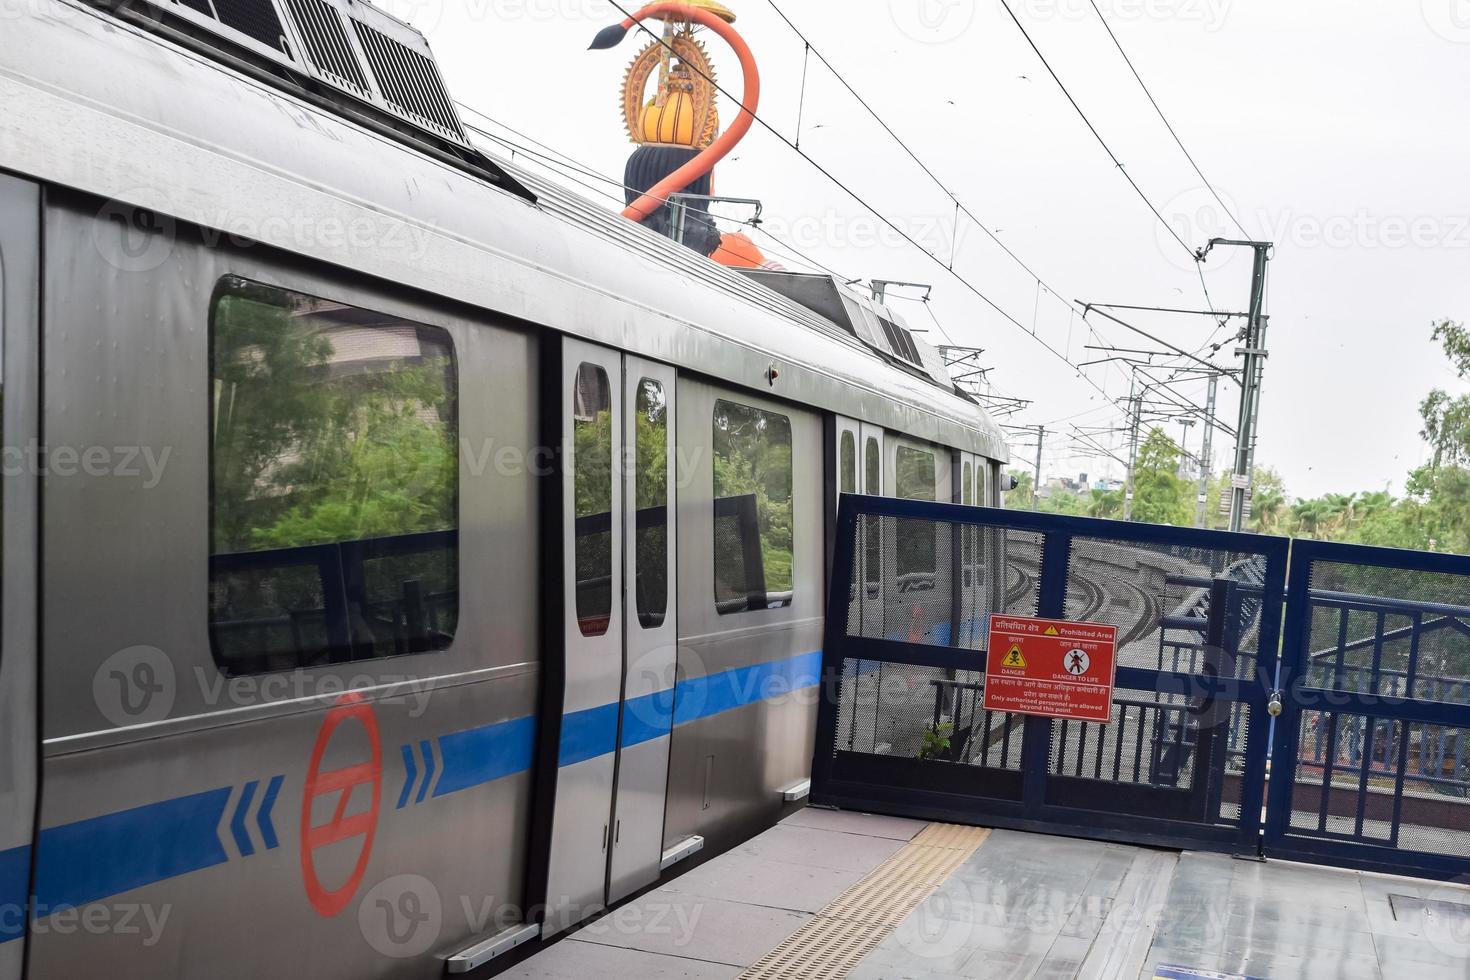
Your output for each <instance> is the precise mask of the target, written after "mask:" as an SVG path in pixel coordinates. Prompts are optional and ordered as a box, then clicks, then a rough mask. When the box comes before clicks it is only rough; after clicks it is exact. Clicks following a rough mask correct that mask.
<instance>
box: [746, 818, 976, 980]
mask: <svg viewBox="0 0 1470 980" xmlns="http://www.w3.org/2000/svg"><path fill="white" fill-rule="evenodd" d="M989 834H990V831H989V830H986V829H985V828H983V827H961V826H957V825H955V824H939V823H935V824H930V825H929V826H928V827H925V828H924V830H923V831H921V832H920V833H919V835H918V836H916V837H915V838H914V839H913V840H911V841H910V842H909V843H907V844H905V845H904V846H903V847H901V848H899V849H898V850H897V851H896V852H894V854H893V856H892V857H890V858H889V859H888V860H886V861H884V862H883V863H882V864H880V865H878V867H876V868H874V869H873V870H872V871H871V872H869V873H868V875H867V877H865V878H863V880H862V881H859V882H858V883H857V884H855V885H853V886H852V887H851V888H849V889H848V890H847V891H845V892H843V893H842V894H841V895H839V896H837V899H836V900H835V901H833V902H832V904H831V905H828V906H827V907H826V908H824V909H823V910H822V911H820V912H818V913H817V915H816V917H815V918H814V919H812V920H811V921H810V922H808V923H807V924H806V925H804V926H802V927H801V928H800V929H798V930H797V931H796V933H795V934H794V935H792V936H791V937H790V938H789V939H787V940H786V941H785V942H784V943H782V944H781V945H779V946H777V947H776V948H775V949H773V950H771V951H770V952H769V953H767V954H766V955H765V956H764V957H763V958H762V959H761V960H760V961H759V962H757V963H756V964H755V965H754V966H752V967H751V968H750V969H748V970H746V971H745V972H744V973H742V974H741V975H740V980H792V978H798V977H799V978H805V980H841V978H843V977H845V976H847V974H848V971H850V970H851V969H852V968H853V967H854V966H856V965H857V963H858V961H859V960H861V959H862V958H863V957H864V956H866V955H867V954H868V953H870V952H872V951H873V950H874V949H876V948H877V947H878V945H879V944H880V943H882V942H883V940H885V939H887V938H888V935H889V933H891V932H893V930H894V929H895V928H897V927H898V924H899V923H900V922H902V921H903V920H904V919H905V918H906V917H907V916H908V914H909V913H910V912H912V911H913V910H914V909H916V908H918V907H919V904H920V903H921V902H923V901H924V899H926V898H928V897H929V895H930V893H931V892H933V891H934V889H936V888H938V887H939V886H940V885H941V884H943V883H944V880H945V879H946V878H948V877H949V876H950V875H952V874H954V872H955V869H956V868H958V867H959V866H960V865H962V864H964V863H965V861H966V860H968V859H969V857H970V855H971V854H973V853H975V849H976V848H977V847H979V846H980V845H981V844H982V843H984V842H985V838H986V837H987V836H989Z"/></svg>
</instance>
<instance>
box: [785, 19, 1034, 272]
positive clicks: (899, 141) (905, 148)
mask: <svg viewBox="0 0 1470 980" xmlns="http://www.w3.org/2000/svg"><path fill="white" fill-rule="evenodd" d="M766 2H767V3H769V4H770V5H771V9H772V10H774V11H775V12H776V16H778V17H780V18H781V19H782V20H783V21H785V22H786V26H787V27H789V28H791V30H792V32H793V33H794V34H795V35H796V36H797V37H798V38H799V39H800V40H801V43H802V44H803V45H804V46H805V48H806V50H807V51H808V52H810V53H811V54H814V55H816V56H817V60H818V61H820V62H821V63H822V64H823V65H824V66H826V68H827V70H828V71H830V72H831V73H832V75H833V77H834V78H836V79H837V81H839V82H841V83H842V87H843V88H845V89H847V91H848V93H849V94H850V95H851V96H852V97H853V98H854V99H857V101H858V104H859V105H860V106H862V107H863V109H864V110H866V111H867V113H868V115H870V116H872V117H873V121H874V122H876V123H877V124H878V125H879V126H882V127H883V131H884V132H885V133H887V134H888V135H889V136H890V137H891V138H892V139H893V142H895V143H897V144H898V145H899V148H900V149H902V150H903V151H904V152H905V153H907V154H908V156H909V159H911V160H913V161H914V163H916V164H918V166H919V169H920V170H922V171H924V173H925V175H926V176H928V178H929V179H930V180H932V181H933V182H934V184H935V186H936V187H938V188H939V189H940V190H941V191H943V192H944V195H945V196H946V197H948V198H949V199H950V200H951V201H953V202H954V204H955V207H956V208H958V209H959V210H960V211H961V212H963V213H964V215H965V216H966V217H968V218H969V219H970V220H971V221H973V222H975V224H976V225H977V226H978V227H979V228H980V230H981V231H983V232H985V234H986V235H988V236H990V240H991V241H993V242H995V244H997V245H999V246H1000V248H1001V250H1002V251H1003V252H1005V253H1006V255H1009V256H1010V257H1011V259H1013V260H1014V261H1015V263H1016V264H1017V265H1019V266H1020V267H1021V268H1022V269H1024V270H1026V274H1027V275H1028V276H1030V277H1031V278H1032V279H1035V280H1036V281H1037V282H1039V283H1041V284H1042V285H1043V286H1046V289H1047V291H1048V292H1050V293H1051V294H1052V295H1054V296H1057V297H1060V296H1061V295H1062V294H1061V293H1059V292H1057V291H1056V290H1054V289H1052V288H1051V287H1050V286H1047V285H1046V282H1045V280H1043V279H1042V278H1041V276H1039V275H1037V274H1036V273H1035V272H1034V271H1033V270H1032V269H1031V267H1030V266H1028V265H1027V264H1026V263H1025V262H1023V261H1022V260H1021V257H1020V256H1019V255H1017V254H1016V253H1015V252H1013V251H1011V249H1010V247H1009V246H1008V245H1006V243H1005V242H1003V241H1001V240H1000V238H999V237H998V236H997V235H996V234H995V233H994V232H992V231H991V230H990V229H989V228H987V227H986V225H985V222H983V221H981V220H980V219H979V218H978V217H977V216H976V215H975V213H974V212H973V211H971V210H970V209H969V208H967V207H965V205H964V204H963V203H962V202H961V201H960V199H959V197H958V196H957V195H956V194H955V193H954V192H953V191H951V190H950V189H949V187H948V186H947V185H946V184H945V183H944V181H942V180H940V179H939V175H938V174H936V173H935V172H934V170H933V169H932V168H931V167H930V166H929V165H928V164H927V163H925V162H924V161H923V160H922V159H920V157H919V155H918V154H917V153H915V152H914V151H913V149H912V148H911V147H910V146H909V145H908V143H906V142H904V139H903V137H901V136H899V135H898V133H896V132H895V131H894V129H893V127H892V126H890V125H889V124H888V122H887V120H885V119H884V118H883V117H882V116H880V115H879V114H878V110H876V109H874V108H873V106H872V104H871V103H869V102H868V100H867V99H865V98H863V96H862V94H861V93H859V92H858V90H857V89H855V88H853V87H852V83H850V82H849V81H848V80H847V79H846V78H845V77H844V76H843V74H842V72H840V71H838V70H837V69H836V67H834V66H833V64H832V62H830V61H828V60H827V56H826V55H824V54H822V52H821V51H820V50H818V48H817V47H816V45H814V44H812V42H811V39H810V38H808V37H807V36H806V35H805V34H804V33H802V30H801V28H799V27H797V26H796V24H794V23H792V20H791V18H790V17H788V16H786V13H785V11H783V10H782V9H781V8H780V7H778V6H777V5H776V0H766ZM802 78H803V82H802V98H803V100H805V96H806V83H805V69H803V73H802ZM797 135H798V137H799V136H800V132H798V134H797Z"/></svg>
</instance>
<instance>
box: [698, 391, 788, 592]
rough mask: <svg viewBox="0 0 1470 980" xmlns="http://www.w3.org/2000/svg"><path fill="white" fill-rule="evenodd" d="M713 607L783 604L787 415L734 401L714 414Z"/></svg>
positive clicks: (721, 405) (723, 404)
mask: <svg viewBox="0 0 1470 980" xmlns="http://www.w3.org/2000/svg"><path fill="white" fill-rule="evenodd" d="M714 447H715V455H714V468H715V540H714V552H715V556H714V557H715V606H716V608H717V609H718V610H719V612H720V613H721V614H722V615H723V614H725V613H733V612H745V611H747V610H752V609H774V608H777V607H779V606H789V605H790V604H791V597H792V590H793V578H792V518H793V515H794V512H793V507H792V497H791V420H790V419H789V418H787V417H786V416H784V415H777V414H776V413H774V412H765V411H761V410H760V409H758V408H751V407H750V406H748V405H741V404H739V403H738V402H728V401H723V400H721V401H717V402H715V411H714Z"/></svg>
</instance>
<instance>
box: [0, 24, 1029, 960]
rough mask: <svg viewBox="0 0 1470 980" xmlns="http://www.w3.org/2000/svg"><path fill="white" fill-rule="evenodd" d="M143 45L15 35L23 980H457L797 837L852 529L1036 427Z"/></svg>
mask: <svg viewBox="0 0 1470 980" xmlns="http://www.w3.org/2000/svg"><path fill="white" fill-rule="evenodd" d="M265 2H266V4H267V6H269V5H270V2H271V0H265ZM190 6H191V7H192V6H201V5H199V4H195V5H190ZM202 6H204V7H210V9H213V8H212V6H211V5H209V4H203V5H202ZM302 6H303V4H302V3H297V2H295V0H293V2H292V7H293V9H295V8H300V7H302ZM356 6H363V5H360V4H359V5H356ZM272 9H281V8H272ZM145 21H146V18H145V19H143V20H139V19H137V18H131V19H130V18H128V17H123V16H119V15H118V13H117V12H116V11H112V10H108V9H102V8H99V7H94V6H90V5H87V4H83V3H71V2H68V0H37V2H36V3H33V4H30V5H28V6H27V12H26V13H25V14H24V15H23V16H16V17H12V18H8V19H6V21H5V23H4V27H3V30H0V104H3V106H4V107H5V111H4V114H3V117H0V170H3V173H0V270H3V271H0V313H3V363H0V370H3V377H4V388H3V399H4V406H3V407H4V412H3V424H4V443H5V446H6V457H5V460H6V469H5V473H4V478H3V492H4V499H3V504H4V512H3V522H4V523H3V565H0V570H3V587H4V601H3V624H0V629H3V634H0V638H3V649H0V746H3V748H0V911H3V916H0V978H4V980H12V978H17V977H21V976H33V977H53V976H77V975H82V974H84V973H92V972H96V971H97V970H99V969H105V970H106V972H107V974H108V975H109V976H110V977H115V978H131V977H137V978H158V977H197V976H210V977H257V976H262V975H270V974H273V973H274V974H280V975H292V976H319V977H328V978H331V977H342V978H348V977H351V978H362V977H405V978H407V977H430V976H437V975H439V974H441V973H443V972H444V971H445V969H446V965H447V967H448V969H450V970H451V971H454V970H460V969H466V968H469V967H470V966H472V965H474V964H477V963H480V962H483V961H485V960H486V959H488V958H490V956H492V955H494V954H496V953H499V952H501V951H503V950H504V949H506V948H509V947H510V946H511V945H514V944H515V943H517V942H520V941H523V940H525V939H527V938H528V937H531V936H550V935H554V934H556V933H558V932H560V931H561V930H564V929H565V928H567V927H569V926H571V925H573V924H575V923H577V922H579V921H582V920H584V919H585V918H587V917H589V916H591V915H594V914H596V913H597V912H598V911H600V910H601V909H603V908H606V907H608V906H609V905H610V904H612V903H616V902H617V901H619V900H620V899H622V898H624V897H626V896H628V895H630V894H633V893H635V892H636V891H638V890H640V889H642V888H645V887H647V886H649V885H651V884H653V883H654V882H656V881H658V880H659V879H660V877H661V876H662V875H666V874H670V873H673V872H675V871H677V869H678V865H673V867H672V868H666V867H665V865H666V864H668V863H670V862H674V861H677V859H678V858H679V857H681V856H682V855H683V854H685V853H688V852H690V851H692V849H693V848H694V847H695V846H697V844H698V842H701V841H702V842H703V843H704V846H705V847H706V848H707V849H709V850H711V851H713V850H718V849H720V848H722V847H726V846H729V845H731V844H733V843H736V842H738V841H740V840H743V839H745V838H746V837H748V836H749V835H750V834H752V833H753V832H754V831H756V830H758V829H760V828H761V827H763V826H765V825H767V824H769V823H770V822H771V821H772V820H774V819H775V818H776V817H777V816H778V815H779V813H780V812H781V809H782V807H783V805H784V804H783V796H782V789H783V787H789V786H791V785H793V784H796V783H799V782H800V781H801V780H802V779H803V777H805V776H806V775H807V774H808V773H809V770H810V763H811V751H812V740H813V728H814V724H815V692H814V688H813V685H814V684H815V682H816V678H817V673H818V670H819V661H820V653H819V651H820V646H821V638H822V617H823V605H824V601H825V597H826V574H827V548H828V546H829V545H828V542H829V540H830V522H831V515H832V510H833V503H834V501H835V499H836V495H837V494H838V493H839V492H861V493H895V492H898V493H904V494H911V495H921V496H923V495H927V496H933V497H935V498H936V499H963V500H964V501H965V502H977V503H991V504H997V503H998V502H999V492H998V489H997V487H998V475H999V469H998V467H999V465H1000V463H1001V462H1003V461H1004V460H1005V458H1006V457H1005V447H1004V443H1003V440H1002V439H1001V437H1000V433H999V430H998V429H997V428H996V427H995V426H994V425H993V424H992V423H991V422H990V421H989V419H987V418H986V417H985V415H984V413H983V412H982V411H981V410H980V409H979V408H978V407H977V406H976V405H975V404H974V403H973V402H972V401H970V400H969V399H967V398H966V397H964V396H962V395H960V394H959V393H957V392H956V391H955V390H954V389H953V386H952V385H951V386H950V387H949V388H946V387H944V386H943V385H942V384H941V383H939V382H938V381H936V379H935V378H934V377H932V376H929V375H926V374H925V373H924V372H923V371H922V370H914V369H912V368H910V367H905V366H903V365H899V364H896V363H894V362H893V360H892V359H891V358H885V357H883V356H880V355H879V354H878V353H876V352H875V351H874V350H873V349H872V347H871V346H870V345H867V344H864V343H863V342H862V340H861V338H859V337H857V336H854V335H852V334H851V333H849V332H846V331H844V330H843V329H841V328H839V327H838V326H834V324H833V322H832V321H830V320H828V319H826V318H824V317H822V316H821V315H819V314H817V313H815V312H813V310H812V309H811V308H810V307H807V306H803V305H801V304H800V303H797V302H794V301H792V300H791V299H789V298H787V297H784V296H782V295H780V294H778V293H777V292H774V291H772V290H769V289H767V288H765V287H764V286H762V285H760V284H759V283H757V282H756V281H754V280H753V279H747V278H742V277H741V276H739V275H737V274H735V273H733V272H730V271H728V270H724V269H720V268H717V267H716V266H714V265H712V264H710V263H708V262H707V261H705V260H703V259H702V258H699V257H698V256H695V255H693V254H692V253H689V252H687V251H685V250H683V249H681V248H680V247H679V246H676V245H673V244H671V243H669V242H668V241H666V240H664V239H661V238H659V237H658V236H656V235H653V234H652V233H649V232H647V231H645V230H644V229H641V228H639V227H637V226H634V225H632V224H630V223H628V222H626V221H624V220H623V219H621V218H619V217H617V216H615V215H611V214H607V213H605V212H603V211H602V210H600V209H598V208H596V207H594V206H592V205H590V204H588V203H587V202H585V201H582V200H580V199H578V198H576V197H574V196H572V195H569V194H567V193H566V192H564V191H561V190H559V189H557V188H555V187H552V186H550V185H547V184H545V183H543V182H540V181H538V180H537V179H536V178H535V177H533V176H532V175H529V174H524V173H520V172H518V171H516V170H515V169H514V168H512V167H510V166H509V165H507V164H500V165H499V166H500V167H501V168H502V170H501V172H503V173H505V174H508V175H510V178H511V179H510V180H509V181H508V182H507V183H513V184H516V185H518V188H516V187H512V188H507V187H504V186H497V185H496V181H494V180H490V179H486V178H485V177H484V176H481V175H477V174H476V173H475V172H473V168H467V167H465V166H461V165H459V164H458V163H457V162H456V161H455V160H452V159H445V157H444V155H443V154H435V153H431V152H426V151H424V150H422V149H420V148H418V147H416V146H415V145H413V143H412V141H411V140H405V139H400V138H396V136H395V135H394V134H393V133H392V132H388V131H385V130H384V129H383V128H381V127H380V128H374V127H372V126H367V125H364V124H362V123H361V122H360V121H359V120H356V119H354V118H349V117H346V116H344V115H342V114H341V113H337V112H333V111H331V110H330V108H329V107H324V106H323V105H322V104H321V102H320V100H313V99H311V98H308V97H307V95H308V94H309V93H306V92H296V91H294V90H293V89H292V87H291V84H290V82H289V78H288V79H286V81H285V82H282V80H281V79H279V78H276V79H272V78H268V77H262V76H261V74H260V73H259V72H257V71H252V70H250V68H251V65H250V63H249V60H248V59H231V58H221V57H217V56H213V55H212V54H211V53H210V52H208V51H206V50H201V48H200V46H198V45H195V44H191V43H188V42H189V40H190V36H189V35H188V34H187V33H186V32H182V31H177V30H173V29H171V28H169V27H168V25H167V24H152V23H147V22H145ZM385 29H386V28H385ZM527 190H529V193H527V192H526V191H527ZM410 450H411V452H410ZM375 454H376V455H375ZM925 467H927V468H928V471H927V473H925V472H924V470H925ZM916 474H917V475H916ZM900 483H902V484H904V485H902V486H900V485H899V484H900ZM962 486H963V490H962ZM894 571H895V570H890V572H889V573H893V572H894ZM920 571H921V572H922V570H920ZM928 574H929V576H930V579H931V580H932V579H933V578H934V575H933V569H932V568H931V569H930V571H929V573H928ZM930 584H931V586H932V584H933V582H932V581H931V583H930ZM941 592H942V590H937V591H936V601H941V599H942V601H944V602H948V601H949V600H948V598H947V597H942V595H941Z"/></svg>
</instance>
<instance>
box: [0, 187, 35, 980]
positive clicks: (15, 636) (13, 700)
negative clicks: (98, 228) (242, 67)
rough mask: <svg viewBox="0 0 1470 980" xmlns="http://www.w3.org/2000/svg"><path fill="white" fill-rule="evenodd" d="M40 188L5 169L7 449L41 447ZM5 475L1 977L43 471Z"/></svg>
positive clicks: (19, 794)
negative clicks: (38, 413)
mask: <svg viewBox="0 0 1470 980" xmlns="http://www.w3.org/2000/svg"><path fill="white" fill-rule="evenodd" d="M39 213H40V189H39V188H38V187H37V186H36V185H35V184H32V183H29V182H28V181H22V180H17V179H15V178H13V177H7V176H3V175H0V377H3V379H4V387H3V389H0V392H3V395H0V397H3V399H4V404H3V419H4V441H5V442H4V444H5V445H6V446H27V445H34V444H35V441H36V438H37V431H36V429H37V426H36V410H37V401H36V337H37V329H36V316H37V312H36V311H37V299H38V295H39V273H40V263H39V258H38V256H39V247H38V246H39V242H40V231H39V227H38V215H39ZM5 463H6V467H5V470H4V476H3V477H0V494H3V500H0V528H3V537H0V541H3V543H4V551H3V555H0V582H3V586H4V588H3V607H0V980H16V978H18V977H19V976H20V974H21V968H22V963H23V960H24V956H25V933H26V917H27V916H26V908H27V905H26V899H27V895H28V894H29V888H30V872H31V839H32V835H33V831H34V815H35V811H36V795H35V794H36V715H35V711H36V631H35V608H36V586H35V568H36V561H35V556H36V547H37V540H36V523H37V522H36V482H37V481H36V474H35V473H33V472H31V471H30V468H29V467H25V466H14V465H12V463H13V461H12V460H11V458H10V456H9V454H7V455H6V459H5Z"/></svg>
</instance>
